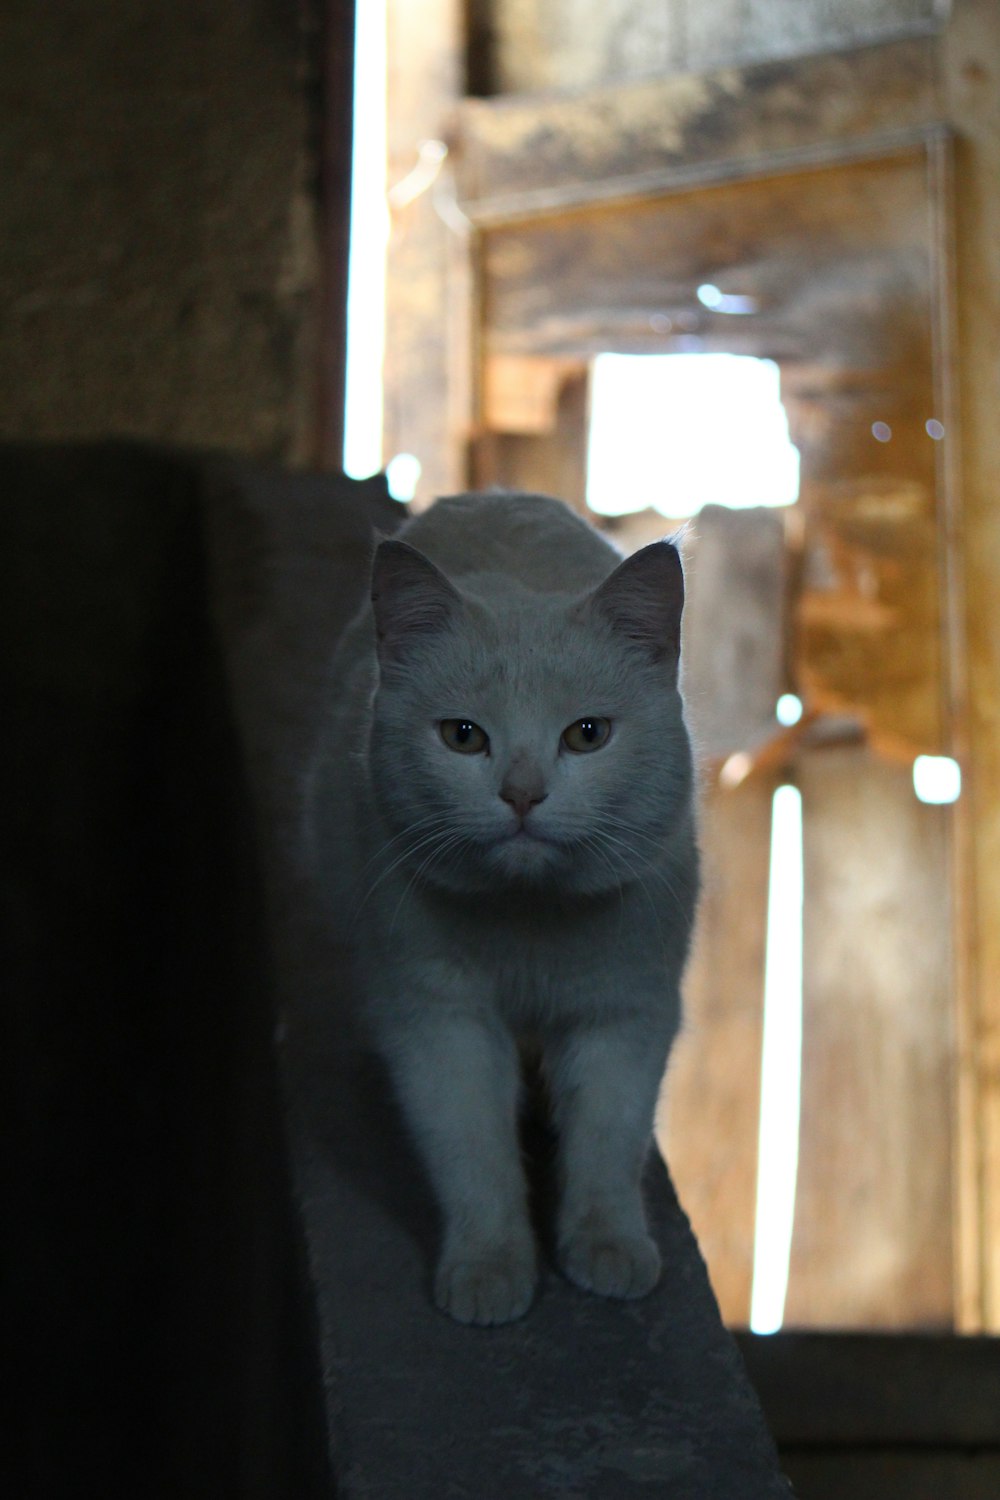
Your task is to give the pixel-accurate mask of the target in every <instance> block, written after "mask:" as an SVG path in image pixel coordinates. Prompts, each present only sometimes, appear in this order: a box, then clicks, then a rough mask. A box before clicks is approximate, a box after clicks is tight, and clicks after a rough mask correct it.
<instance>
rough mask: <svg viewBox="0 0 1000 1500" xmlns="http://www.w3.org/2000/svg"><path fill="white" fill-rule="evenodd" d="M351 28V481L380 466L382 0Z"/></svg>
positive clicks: (363, 10) (347, 427) (360, 13)
mask: <svg viewBox="0 0 1000 1500" xmlns="http://www.w3.org/2000/svg"><path fill="white" fill-rule="evenodd" d="M355 25H356V31H355V41H354V147H353V154H352V160H351V241H350V251H349V256H348V270H347V372H346V386H347V391H346V400H345V411H344V471H345V473H347V474H349V475H350V476H351V478H352V479H366V478H367V477H368V476H369V475H370V474H375V473H378V471H379V470H380V469H381V467H382V401H383V393H382V360H383V357H384V351H385V281H386V248H387V245H388V239H389V209H388V204H387V201H386V156H387V89H386V71H387V51H386V6H385V4H384V0H366V3H365V4H364V5H358V7H357V16H356V23H355Z"/></svg>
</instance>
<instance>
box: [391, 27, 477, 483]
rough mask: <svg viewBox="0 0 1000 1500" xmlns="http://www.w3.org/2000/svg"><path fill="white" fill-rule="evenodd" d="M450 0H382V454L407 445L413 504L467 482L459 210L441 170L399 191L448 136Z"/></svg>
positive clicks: (455, 61)
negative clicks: (385, 148) (386, 200)
mask: <svg viewBox="0 0 1000 1500" xmlns="http://www.w3.org/2000/svg"><path fill="white" fill-rule="evenodd" d="M461 9H462V7H461V4H460V3H459V0H427V3H426V4H421V5H419V6H414V5H411V4H409V3H408V0H389V8H388V73H389V91H388V98H389V120H388V130H389V142H388V143H389V183H390V204H391V206H392V207H391V229H390V235H389V249H388V270H387V306H386V319H387V325H386V326H387V338H386V353H385V364H384V383H385V419H384V453H385V458H386V460H389V459H391V458H392V457H393V456H394V455H395V454H396V453H412V454H414V455H415V456H416V457H417V458H418V459H419V460H420V464H421V466H422V474H421V478H420V483H419V486H418V489H417V499H418V504H419V503H426V502H427V501H428V500H431V499H433V498H434V497H435V496H436V495H440V494H448V493H452V492H454V491H456V490H461V489H464V488H465V477H466V475H465V444H466V438H467V434H468V427H469V402H470V393H469V389H468V386H469V372H468V358H469V352H468V351H469V346H470V332H469V326H468V307H469V302H470V298H471V283H470V281H469V270H468V246H467V243H466V233H465V228H464V226H463V222H462V219H461V216H460V215H456V214H455V213H454V212H451V211H450V210H451V205H450V201H449V197H448V194H449V182H450V178H449V174H450V166H449V163H448V161H447V160H445V163H444V166H443V168H442V171H441V173H440V174H439V176H438V178H437V180H436V181H430V180H429V179H430V177H431V175H432V174H430V173H428V180H427V182H426V185H425V186H423V187H422V190H421V191H419V192H417V193H416V195H415V196H414V197H413V198H408V197H407V196H406V195H405V194H403V195H402V197H403V201H400V199H399V198H397V200H396V202H395V204H393V203H392V193H391V189H392V188H393V187H395V188H398V187H399V185H400V184H401V183H402V182H404V181H405V180H406V179H407V178H408V177H409V175H410V174H411V173H412V172H413V171H414V168H416V167H417V165H418V162H419V160H420V147H421V144H422V143H423V142H425V141H428V140H439V141H447V140H449V139H450V138H451V135H452V120H453V115H454V110H455V107H456V103H457V101H458V98H459V96H460V94H461V90H462V84H463V77H462V74H463V58H462V17H461Z"/></svg>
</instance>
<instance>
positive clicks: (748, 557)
mask: <svg viewBox="0 0 1000 1500" xmlns="http://www.w3.org/2000/svg"><path fill="white" fill-rule="evenodd" d="M684 552H685V574H686V594H687V599H686V603H685V606H684V684H685V698H686V704H687V711H688V721H689V724H690V726H691V732H692V735H693V738H694V743H695V747H696V751H697V754H698V756H699V758H700V759H701V760H702V761H703V762H708V761H714V762H720V761H723V760H725V759H726V757H727V756H730V755H733V754H735V753H736V752H739V751H744V752H746V751H753V750H755V749H757V748H758V747H759V746H760V745H762V744H764V743H765V742H766V741H767V740H769V739H771V738H772V736H773V735H774V734H775V732H776V730H777V727H778V726H777V721H776V719H775V715H774V710H775V704H776V703H777V701H778V698H779V696H780V694H781V693H782V692H783V691H784V688H785V675H784V674H785V614H786V610H785V576H786V562H785V528H784V523H783V518H782V516H781V514H780V513H779V512H776V511H773V510H765V509H763V508H762V507H755V508H753V509H751V510H727V509H726V508H725V507H724V506H721V505H708V506H706V507H705V509H704V510H702V511H701V512H700V514H699V515H698V516H697V517H696V518H695V519H694V521H692V523H691V531H690V534H689V536H687V537H686V538H685V544H684Z"/></svg>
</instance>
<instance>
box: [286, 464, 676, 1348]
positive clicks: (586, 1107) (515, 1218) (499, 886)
mask: <svg viewBox="0 0 1000 1500" xmlns="http://www.w3.org/2000/svg"><path fill="white" fill-rule="evenodd" d="M401 535H402V538H403V539H402V540H389V541H384V542H382V543H381V544H380V546H379V547H378V549H377V552H376V555H375V560H374V566H373V577H372V605H371V608H370V609H366V611H365V612H364V614H363V616H362V617H360V618H359V619H357V620H356V621H355V622H354V625H353V626H352V628H351V629H350V630H349V631H348V632H347V635H346V637H345V639H344V642H343V644H342V646H341V651H340V657H339V667H338V671H337V673H336V674H335V676H336V679H337V681H338V682H339V683H340V684H341V690H340V693H339V701H338V703H337V704H336V705H335V711H334V715H333V721H332V723H331V727H330V731H329V733H328V734H327V736H326V737H325V740H324V746H323V751H322V754H321V756H320V758H319V762H318V765H317V775H316V778H315V783H314V791H315V801H314V807H315V816H316V818H317V819H318V821H319V823H320V824H321V825H322V826H323V828H324V829H325V837H324V844H325V847H326V855H325V857H324V866H325V868H324V878H325V880H326V883H327V886H328V890H329V895H330V912H331V920H334V921H336V922H337V923H338V924H339V925H340V926H341V928H342V936H343V937H344V938H345V939H346V940H349V941H350V942H351V944H352V945H353V948H354V952H355V955H356V964H357V975H358V983H359V985H360V988H361V990H362V991H363V996H364V1002H365V1005H366V1008H367V1015H368V1020H369V1023H370V1025H371V1027H372V1028H373V1033H374V1036H375V1038H376V1041H377V1044H378V1046H379V1048H380V1049H381V1051H382V1053H383V1055H384V1057H385V1058H386V1060H387V1062H388V1065H389V1068H390V1071H391V1074H392V1077H393V1080H394V1083H395V1087H396V1090H397V1092H398V1096H399V1099H400V1102H401V1105H402V1108H403V1111H404V1113H405V1115H406V1118H407V1120H408V1122H409V1126H410V1129H411V1131H412V1133H413V1136H414V1138H415V1140H416V1143H417V1146H418V1148H419V1151H420V1153H421V1156H422V1158H423V1160H424V1162H425V1165H426V1168H427V1171H428V1174H429V1177H430V1180H431V1183H432V1185H433V1188H434V1191H435V1193H436V1195H437V1199H438V1202H439V1204H440V1207H441V1210H442V1214H443V1220H444V1229H443V1244H442V1248H441V1253H440V1260H439V1264H438V1267H437V1272H436V1278H435V1299H436V1301H437V1303H438V1305H439V1306H440V1307H442V1308H444V1309H445V1310H446V1311H447V1312H449V1313H451V1314H452V1316H454V1317H456V1318H458V1319H460V1320H461V1321H464V1322H474V1323H500V1322H505V1321H507V1320H509V1319H511V1318H515V1317H517V1316H518V1315H519V1314H520V1313H522V1312H524V1310H525V1309H526V1307H527V1306H528V1304H529V1302H530V1301H531V1297H532V1294H533V1290H534V1286H535V1281H536V1251H535V1245H534V1240H533V1235H532V1230H531V1226H530V1223H529V1218H528V1210H527V1205H526V1188H525V1181H524V1176H523V1172H522V1165H521V1160H520V1156H519V1147H518V1134H517V1109H518V1094H519V1087H520V1075H519V1062H518V1042H519V1041H521V1040H523V1039H525V1038H529V1039H530V1040H531V1042H532V1043H533V1044H534V1045H537V1046H538V1047H539V1048H540V1050H541V1055H542V1058H543V1066H544V1070H545V1075H546V1080H547V1085H548V1090H549V1093H550V1097H551V1099H552V1104H553V1115H554V1123H555V1126H556V1130H557V1133H558V1140H559V1148H558V1149H559V1157H558V1160H559V1172H558V1177H559V1184H560V1202H559V1209H558V1223H557V1254H558V1258H559V1263H560V1266H561V1268H562V1270H563V1271H564V1273H565V1274H566V1275H567V1276H568V1277H569V1278H570V1279H571V1280H572V1281H574V1282H576V1283H577V1284H578V1285H579V1286H581V1287H585V1288H588V1289H590V1290H592V1291H596V1292H599V1293H603V1294H604V1295H607V1296H612V1297H634V1296H641V1295H642V1294H643V1293H645V1292H647V1291H648V1290H649V1289H650V1288H651V1287H652V1286H653V1285H654V1283H655V1282H656V1280H657V1277H658V1274H659V1255H658V1252H657V1250H656V1247H655V1245H654V1244H653V1242H652V1240H651V1238H650V1236H649V1233H648V1231H647V1227H646V1222H645V1216H644V1211H643V1206H642V1201H641V1194H640V1174H641V1169H642V1164H643V1161H644V1158H645V1155H646V1152H647V1149H648V1145H649V1141H650V1136H651V1129H652V1121H653V1112H654V1107H655V1103H656V1097H657V1091H658V1088H659V1084H660V1080H661V1077H662V1074H663V1071H664V1066H665V1062H666V1058H667V1053H668V1050H669V1048H670V1045H671V1042H672V1040H673V1037H674V1035H675V1033H676V1031H677V1027H678V1023H679V1017H680V998H679V983H680V978H681V971H682V968H683V966H684V961H685V958H686V955H687V950H688V944H689V937H690V930H691V925H692V919H693V913H694V906H695V899H696V889H697V853H696V845H695V835H694V824H693V811H692V767H691V754H690V747H689V742H688V737H687V732H686V730H685V727H684V722H683V717H682V710H681V701H680V695H679V692H678V685H677V675H678V650H679V638H680V617H681V609H682V603H683V582H682V576H681V567H680V561H679V558H678V556H677V552H676V550H675V548H674V547H673V546H672V545H671V544H670V543H669V542H658V543H655V544H654V545H653V546H652V547H647V548H644V549H643V550H642V551H641V552H639V553H637V554H636V555H635V556H634V557H633V558H631V559H629V560H628V561H626V562H624V563H622V562H621V559H620V558H619V556H618V554H617V553H615V552H614V551H613V550H612V548H611V547H610V546H608V544H607V543H606V542H605V541H604V540H603V539H602V538H601V537H600V536H599V535H598V534H597V533H596V532H595V531H594V530H592V529H591V528H590V527H588V526H587V525H586V524H585V523H584V522H583V521H581V520H580V519H579V518H578V517H576V516H574V515H573V514H572V512H571V511H570V510H569V509H568V508H567V507H565V506H564V505H562V504H561V503H560V502H558V501H554V500H550V499H546V498H544V497H540V496H534V495H514V494H510V495H508V494H500V493H490V494H486V495H465V496H457V497H454V498H451V499H447V500H442V501H439V502H438V503H437V504H436V505H435V506H433V507H432V508H431V509H430V510H429V511H428V512H426V513H425V514H424V515H422V516H419V517H417V518H416V519H415V520H413V521H412V522H411V523H409V524H408V526H407V527H406V528H405V529H404V531H403V533H402V534H401ZM588 716H589V717H596V716H601V717H603V718H606V719H608V720H610V721H611V724H612V731H611V736H610V738H609V740H608V742H607V743H606V744H605V745H604V746H603V747H602V748H600V749H597V750H593V751H590V752H589V753H574V752H573V751H571V750H569V749H567V748H566V746H565V745H564V743H563V742H562V740H561V735H562V733H563V731H564V730H565V729H566V728H567V726H569V725H572V724H574V723H575V722H576V721H578V720H580V719H583V718H586V717H588ZM442 720H469V721H472V722H473V723H475V724H477V725H479V726H481V727H482V729H483V730H484V731H485V732H486V734H487V735H488V736H489V746H488V750H487V751H483V752H480V753H478V754H462V753H457V752H456V751H455V750H454V749H450V748H449V747H448V746H447V745H446V743H445V742H444V740H443V739H442V734H441V731H440V727H439V726H440V723H441V721H442Z"/></svg>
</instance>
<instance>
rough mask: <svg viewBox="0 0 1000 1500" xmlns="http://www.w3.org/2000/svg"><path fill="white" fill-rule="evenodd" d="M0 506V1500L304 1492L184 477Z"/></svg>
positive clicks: (293, 1248) (37, 462)
mask: <svg viewBox="0 0 1000 1500" xmlns="http://www.w3.org/2000/svg"><path fill="white" fill-rule="evenodd" d="M0 493H2V495H3V502H4V503H3V505H2V507H0V639H2V658H0V659H2V663H3V665H2V670H0V691H2V697H3V702H4V705H5V725H6V728H5V732H4V736H3V756H4V770H3V776H2V780H0V848H2V851H3V852H2V862H0V953H2V972H0V991H2V993H3V999H4V1022H3V1026H4V1036H5V1043H4V1058H5V1062H6V1064H7V1067H8V1068H9V1077H8V1078H7V1079H6V1081H5V1087H4V1099H5V1102H6V1103H8V1104H9V1105H10V1106H11V1109H12V1118H10V1119H8V1122H7V1127H6V1128H5V1131H4V1147H5V1156H6V1157H7V1162H6V1181H5V1188H4V1216H5V1226H6V1230H5V1241H6V1245H5V1248H6V1249H7V1250H8V1252H9V1258H10V1264H9V1268H8V1272H7V1274H6V1276H5V1278H4V1282H5V1306H4V1310H3V1326H4V1330H5V1353H6V1354H7V1359H6V1360H5V1365H6V1371H7V1384H8V1390H9V1391H10V1392H11V1393H12V1394H13V1401H12V1402H11V1401H10V1400H9V1401H8V1422H7V1424H6V1437H5V1441H4V1444H3V1449H2V1453H0V1472H2V1473H3V1474H4V1476H5V1478H6V1483H5V1484H4V1485H3V1487H4V1490H5V1492H6V1493H8V1494H16V1495H18V1496H23V1497H25V1500H29V1497H30V1500H36V1497H37V1500H50V1497H51V1500H57V1497H58V1500H63V1497H69V1496H80V1497H85V1496H90V1495H94V1496H97V1495H101V1496H112V1497H113V1496H118V1495H122V1496H129V1497H133V1496H139V1495H141V1496H143V1497H147V1500H161V1497H162V1500H174V1497H177V1496H181V1495H200V1494H203V1495H219V1496H222V1495H234V1496H235V1495H239V1496H241V1497H247V1500H252V1497H259V1500H271V1497H272V1496H280V1495H284V1494H287V1495H296V1496H302V1497H307V1496H310V1495H313V1494H318V1493H328V1488H327V1479H326V1474H325V1446H326V1439H325V1431H324V1421H323V1415H322V1408H321V1401H322V1396H321V1390H320V1384H319V1378H318V1371H317V1368H316V1356H315V1352H314V1349H315V1345H314V1342H313V1338H312V1334H311V1325H310V1317H311V1312H310V1308H311V1296H310V1293H309V1290H308V1278H307V1274H306V1268H305V1265H304V1252H302V1251H301V1249H300V1246H301V1240H300V1237H299V1234H298V1229H297V1219H296V1215H295V1210H294V1208H293V1198H292V1193H291V1189H290V1184H289V1182H288V1173H287V1167H286V1148H285V1142H284V1137H283V1126H282V1115H281V1109H280V1104H279V1091H278V1081H277V1071H276V1064H275V1059H274V1054H273V1046H272V1040H273V1034H274V1026H275V1014H274V1006H273V987H272V973H271V957H270V950H269V945H268V942H267V937H266V929H265V919H264V911H263V897H262V886H261V882H260V880H259V878H258V873H257V856H256V851H255V848H254V837H253V818H252V813H251V807H250V799H249V796H248V792H247V789H246V785H245V781H244V773H243V755H242V751H241V749H240V747H239V745H238V742H237V734H236V730H235V727H234V721H233V718H232V715H231V712H230V708H229V697H228V691H227V687H226V682H225V678H224V671H223V665H222V658H221V653H220V650H219V647H218V645H217V642H216V637H215V633H214V629H213V626H212V623H211V618H210V613H211V610H210V581H209V578H208V572H207V560H206V547H205V542H204V529H205V519H206V517H205V505H204V503H203V499H202V493H201V482H200V477H199V471H198V469H197V467H196V466H195V465H194V464H192V463H190V462H188V461H186V460H183V459H179V458H177V457H176V456H171V455H168V454H166V453H161V452H157V451H156V450H146V449H139V448H133V447H128V446H118V447H113V446H109V447H107V448H94V449H78V450H74V449H68V450H59V449H52V450H43V449H32V448H30V447H26V448H24V449H13V450H3V449H2V448H0ZM0 1483H2V1481H0Z"/></svg>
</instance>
